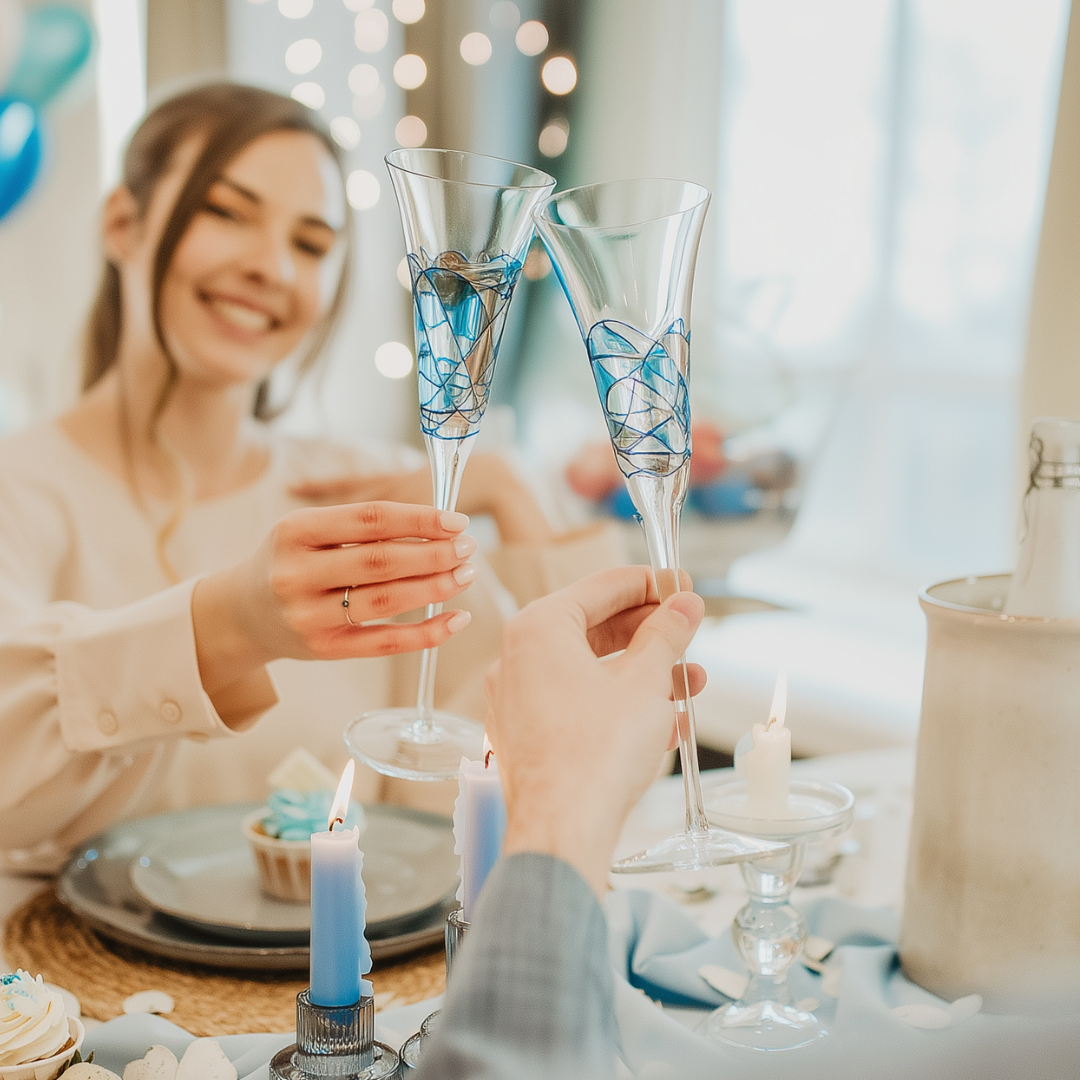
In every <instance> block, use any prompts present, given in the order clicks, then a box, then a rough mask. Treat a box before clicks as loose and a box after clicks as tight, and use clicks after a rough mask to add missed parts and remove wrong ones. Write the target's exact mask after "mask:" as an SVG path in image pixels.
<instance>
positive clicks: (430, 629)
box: [320, 596, 472, 660]
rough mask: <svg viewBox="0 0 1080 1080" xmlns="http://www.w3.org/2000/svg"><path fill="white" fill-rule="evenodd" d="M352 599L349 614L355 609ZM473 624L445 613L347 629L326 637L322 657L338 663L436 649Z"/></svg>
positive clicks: (465, 616)
mask: <svg viewBox="0 0 1080 1080" xmlns="http://www.w3.org/2000/svg"><path fill="white" fill-rule="evenodd" d="M351 599H352V598H351V596H350V605H349V606H350V610H351V608H352V604H351ZM471 620H472V615H471V614H470V613H469V612H468V611H444V612H443V613H442V614H441V615H436V616H435V617H434V618H432V619H424V620H423V622H417V623H379V624H376V625H375V626H355V627H354V626H348V625H344V626H342V627H341V628H339V629H337V630H334V631H332V632H330V633H328V634H326V635H325V640H324V642H323V644H322V648H321V649H320V656H321V657H322V658H323V659H326V660H339V659H343V658H345V657H350V656H393V655H395V654H397V653H406V652H420V651H421V650H423V649H437V648H438V647H439V646H440V645H442V644H444V643H445V642H446V641H447V639H449V638H450V637H452V636H453V635H454V634H456V633H458V632H459V631H461V630H464V629H465V627H466V626H468V625H469V623H470V621H471Z"/></svg>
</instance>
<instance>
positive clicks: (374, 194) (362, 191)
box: [345, 169, 382, 210]
mask: <svg viewBox="0 0 1080 1080" xmlns="http://www.w3.org/2000/svg"><path fill="white" fill-rule="evenodd" d="M381 194H382V191H381V189H380V187H379V178H378V177H377V176H375V174H374V173H369V172H368V171H367V169H357V170H355V172H351V173H349V178H348V180H346V181H345V196H346V198H347V199H348V200H349V205H350V206H352V207H353V209H354V210H370V209H371V208H372V207H373V206H374V205H375V204H376V203H377V202H378V201H379V196H380V195H381Z"/></svg>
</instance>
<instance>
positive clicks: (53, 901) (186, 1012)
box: [2, 886, 446, 1035]
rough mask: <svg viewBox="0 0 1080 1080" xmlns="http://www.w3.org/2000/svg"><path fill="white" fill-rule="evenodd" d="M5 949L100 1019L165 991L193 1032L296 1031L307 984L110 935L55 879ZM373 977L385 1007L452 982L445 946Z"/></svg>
mask: <svg viewBox="0 0 1080 1080" xmlns="http://www.w3.org/2000/svg"><path fill="white" fill-rule="evenodd" d="M2 948H3V955H4V957H5V958H6V959H7V961H8V963H9V964H14V965H15V966H16V967H21V968H25V970H27V971H29V972H30V973H31V974H32V975H39V974H40V975H43V976H44V977H45V980H46V982H51V983H56V985H57V986H62V987H64V989H66V990H70V991H71V992H72V993H73V994H74V995H75V996H76V997H77V998H78V999H79V1001H80V1003H81V1004H82V1011H83V1015H84V1016H92V1017H94V1019H96V1020H111V1019H112V1018H113V1017H114V1016H120V1015H121V1014H122V1013H123V1011H124V1010H123V1001H124V998H126V997H128V996H129V995H131V994H134V993H136V992H137V991H139V990H164V991H165V993H167V994H169V995H170V996H171V997H172V999H173V1001H174V1002H175V1003H176V1007H175V1009H174V1010H173V1012H171V1013H170V1014H169V1017H168V1019H169V1020H171V1021H172V1022H173V1023H174V1024H178V1025H179V1026H180V1027H182V1028H184V1029H185V1030H186V1031H190V1032H191V1034H192V1035H236V1034H240V1033H242V1032H248V1031H292V1030H293V1027H294V1025H295V1022H296V1019H295V1018H296V995H297V994H298V993H299V992H300V991H301V990H303V989H304V987H306V986H307V979H306V978H298V977H297V976H296V974H295V973H294V972H290V973H280V974H279V973H277V972H261V971H260V972H254V971H244V972H228V971H222V970H221V969H220V968H210V967H204V966H202V965H199V964H186V963H183V962H181V961H176V960H167V959H164V958H162V957H158V956H152V955H151V954H149V953H144V952H142V951H141V950H139V949H134V948H131V947H130V946H127V945H121V944H119V943H117V942H113V941H108V940H106V939H105V938H102V937H99V936H98V935H97V934H96V933H95V932H94V931H93V930H91V929H90V928H89V927H88V926H86V925H85V924H84V923H83V922H81V921H80V919H79V918H78V916H76V915H75V914H74V913H73V912H71V911H69V910H68V909H67V908H66V907H64V905H63V904H62V903H60V900H59V898H58V897H57V895H56V891H55V890H54V889H53V888H52V887H51V886H50V887H49V888H47V889H44V890H43V891H42V892H40V893H38V894H37V895H36V896H32V897H31V898H30V899H29V900H27V902H26V903H25V904H23V905H22V907H20V908H18V909H17V910H16V911H15V912H14V913H13V914H12V915H11V917H10V918H9V919H8V921H7V923H6V924H5V926H4V937H3V946H2ZM370 978H371V980H372V982H373V983H374V984H375V1005H376V1008H378V1009H387V1008H395V1007H397V1006H398V1005H408V1004H411V1003H412V1002H414V1001H423V1000H424V999H425V998H429V997H434V996H435V995H436V994H441V993H442V991H443V987H444V986H445V984H446V969H445V963H444V960H443V953H442V950H439V951H438V952H431V953H427V954H426V955H421V956H419V957H413V958H411V959H408V960H405V961H401V962H398V963H394V964H387V965H385V966H379V967H376V969H375V971H374V972H373V973H372V975H371V976H370Z"/></svg>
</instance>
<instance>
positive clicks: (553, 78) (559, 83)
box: [540, 56, 577, 95]
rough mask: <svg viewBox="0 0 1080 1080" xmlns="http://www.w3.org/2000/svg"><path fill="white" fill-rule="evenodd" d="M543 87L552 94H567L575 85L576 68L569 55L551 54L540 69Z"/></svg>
mask: <svg viewBox="0 0 1080 1080" xmlns="http://www.w3.org/2000/svg"><path fill="white" fill-rule="evenodd" d="M540 81H541V82H542V83H543V84H544V89H546V90H547V91H548V92H549V93H552V94H559V95H562V94H569V93H570V91H571V90H573V89H574V87H575V86H577V68H576V67H574V61H573V60H571V59H570V57H569V56H553V57H552V58H551V59H550V60H548V61H547V62H546V63H545V64H544V66H543V68H542V69H541V71H540Z"/></svg>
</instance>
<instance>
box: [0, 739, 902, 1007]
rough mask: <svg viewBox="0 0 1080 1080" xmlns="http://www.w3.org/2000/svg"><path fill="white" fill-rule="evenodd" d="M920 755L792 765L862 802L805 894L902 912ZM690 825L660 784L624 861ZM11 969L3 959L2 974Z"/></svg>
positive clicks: (691, 877) (716, 917)
mask: <svg viewBox="0 0 1080 1080" xmlns="http://www.w3.org/2000/svg"><path fill="white" fill-rule="evenodd" d="M914 771H915V766H914V750H913V749H912V748H910V747H903V748H897V749H888V750H873V751H865V752H861V753H856V754H837V755H833V756H830V757H820V758H811V759H807V760H804V761H796V762H793V763H792V773H793V774H794V775H801V776H807V777H810V776H812V777H815V778H817V779H822V780H831V781H834V782H836V783H840V784H843V785H845V786H846V787H849V788H850V789H851V790H852V791H853V792H854V793H855V796H856V804H855V822H854V824H853V825H852V828H851V830H850V831H849V833H848V834H847V836H846V840H847V841H848V843H847V844H846V845H845V847H844V850H845V851H847V852H848V853H847V854H845V855H843V856H841V858H840V861H839V864H838V865H837V867H836V869H835V873H834V875H833V878H832V881H831V882H830V883H829V884H827V885H822V886H817V887H814V888H812V889H807V888H800V889H797V890H796V892H795V897H794V898H795V902H796V903H798V902H799V898H800V896H803V897H805V898H809V897H811V896H825V895H834V896H844V897H846V898H848V899H850V900H852V901H854V902H855V903H859V904H865V905H868V906H891V907H896V908H899V907H900V904H901V902H902V898H903V882H904V868H905V864H906V859H907V837H908V829H909V826H910V821H911V801H912V785H913V777H914ZM727 776H730V770H724V769H721V770H716V771H714V772H707V773H704V774H703V782H704V783H705V784H706V785H708V784H709V783H712V782H716V781H717V780H718V779H723V778H725V777H727ZM682 822H683V788H682V778H681V777H679V776H673V777H667V778H665V779H663V780H659V781H658V782H657V783H656V784H654V785H653V787H652V788H650V789H649V791H648V792H647V793H646V794H645V797H644V798H643V799H642V800H641V802H640V803H639V804H638V806H637V807H635V809H634V810H633V812H632V813H631V815H630V818H629V820H628V821H627V824H626V828H625V829H624V831H623V835H622V837H621V839H620V842H619V846H618V848H617V850H616V854H617V856H622V855H628V854H631V853H633V852H634V851H638V850H641V849H642V848H644V847H647V846H648V845H649V844H652V843H655V842H656V841H658V840H661V839H663V838H664V837H665V836H667V835H670V834H671V833H672V832H675V831H677V830H678V829H679V828H681V827H682ZM44 884H45V882H44V880H43V879H41V878H19V877H14V876H12V875H9V874H0V922H2V921H3V920H5V919H6V918H7V916H8V915H9V914H10V913H11V912H12V911H14V910H15V908H16V907H18V906H19V905H20V904H22V903H23V902H24V901H25V900H27V899H28V898H29V897H30V896H32V895H33V894H34V893H35V892H37V891H38V890H40V889H41V888H42V887H43V885H44ZM611 884H612V887H613V888H637V889H641V888H644V889H656V890H659V891H661V892H665V893H667V894H668V895H669V896H673V897H674V898H675V899H677V900H679V901H681V902H683V903H685V904H686V910H687V912H688V913H689V914H690V915H691V916H692V917H693V918H694V919H695V920H696V921H697V922H698V923H699V925H700V926H701V927H702V929H703V930H704V931H705V932H706V933H709V934H722V933H726V932H727V930H728V928H729V927H730V925H731V920H732V918H733V916H734V914H735V912H736V911H737V910H738V909H739V908H740V907H742V905H743V904H744V903H745V901H746V890H745V888H744V886H743V884H742V877H741V875H740V874H739V870H738V867H735V866H726V867H718V868H716V869H713V870H703V871H696V872H693V873H672V874H642V875H623V876H620V875H612V877H611ZM6 970H8V968H7V965H6V964H5V963H4V961H3V958H2V957H0V971H6ZM388 1004H389V1003H388Z"/></svg>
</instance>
